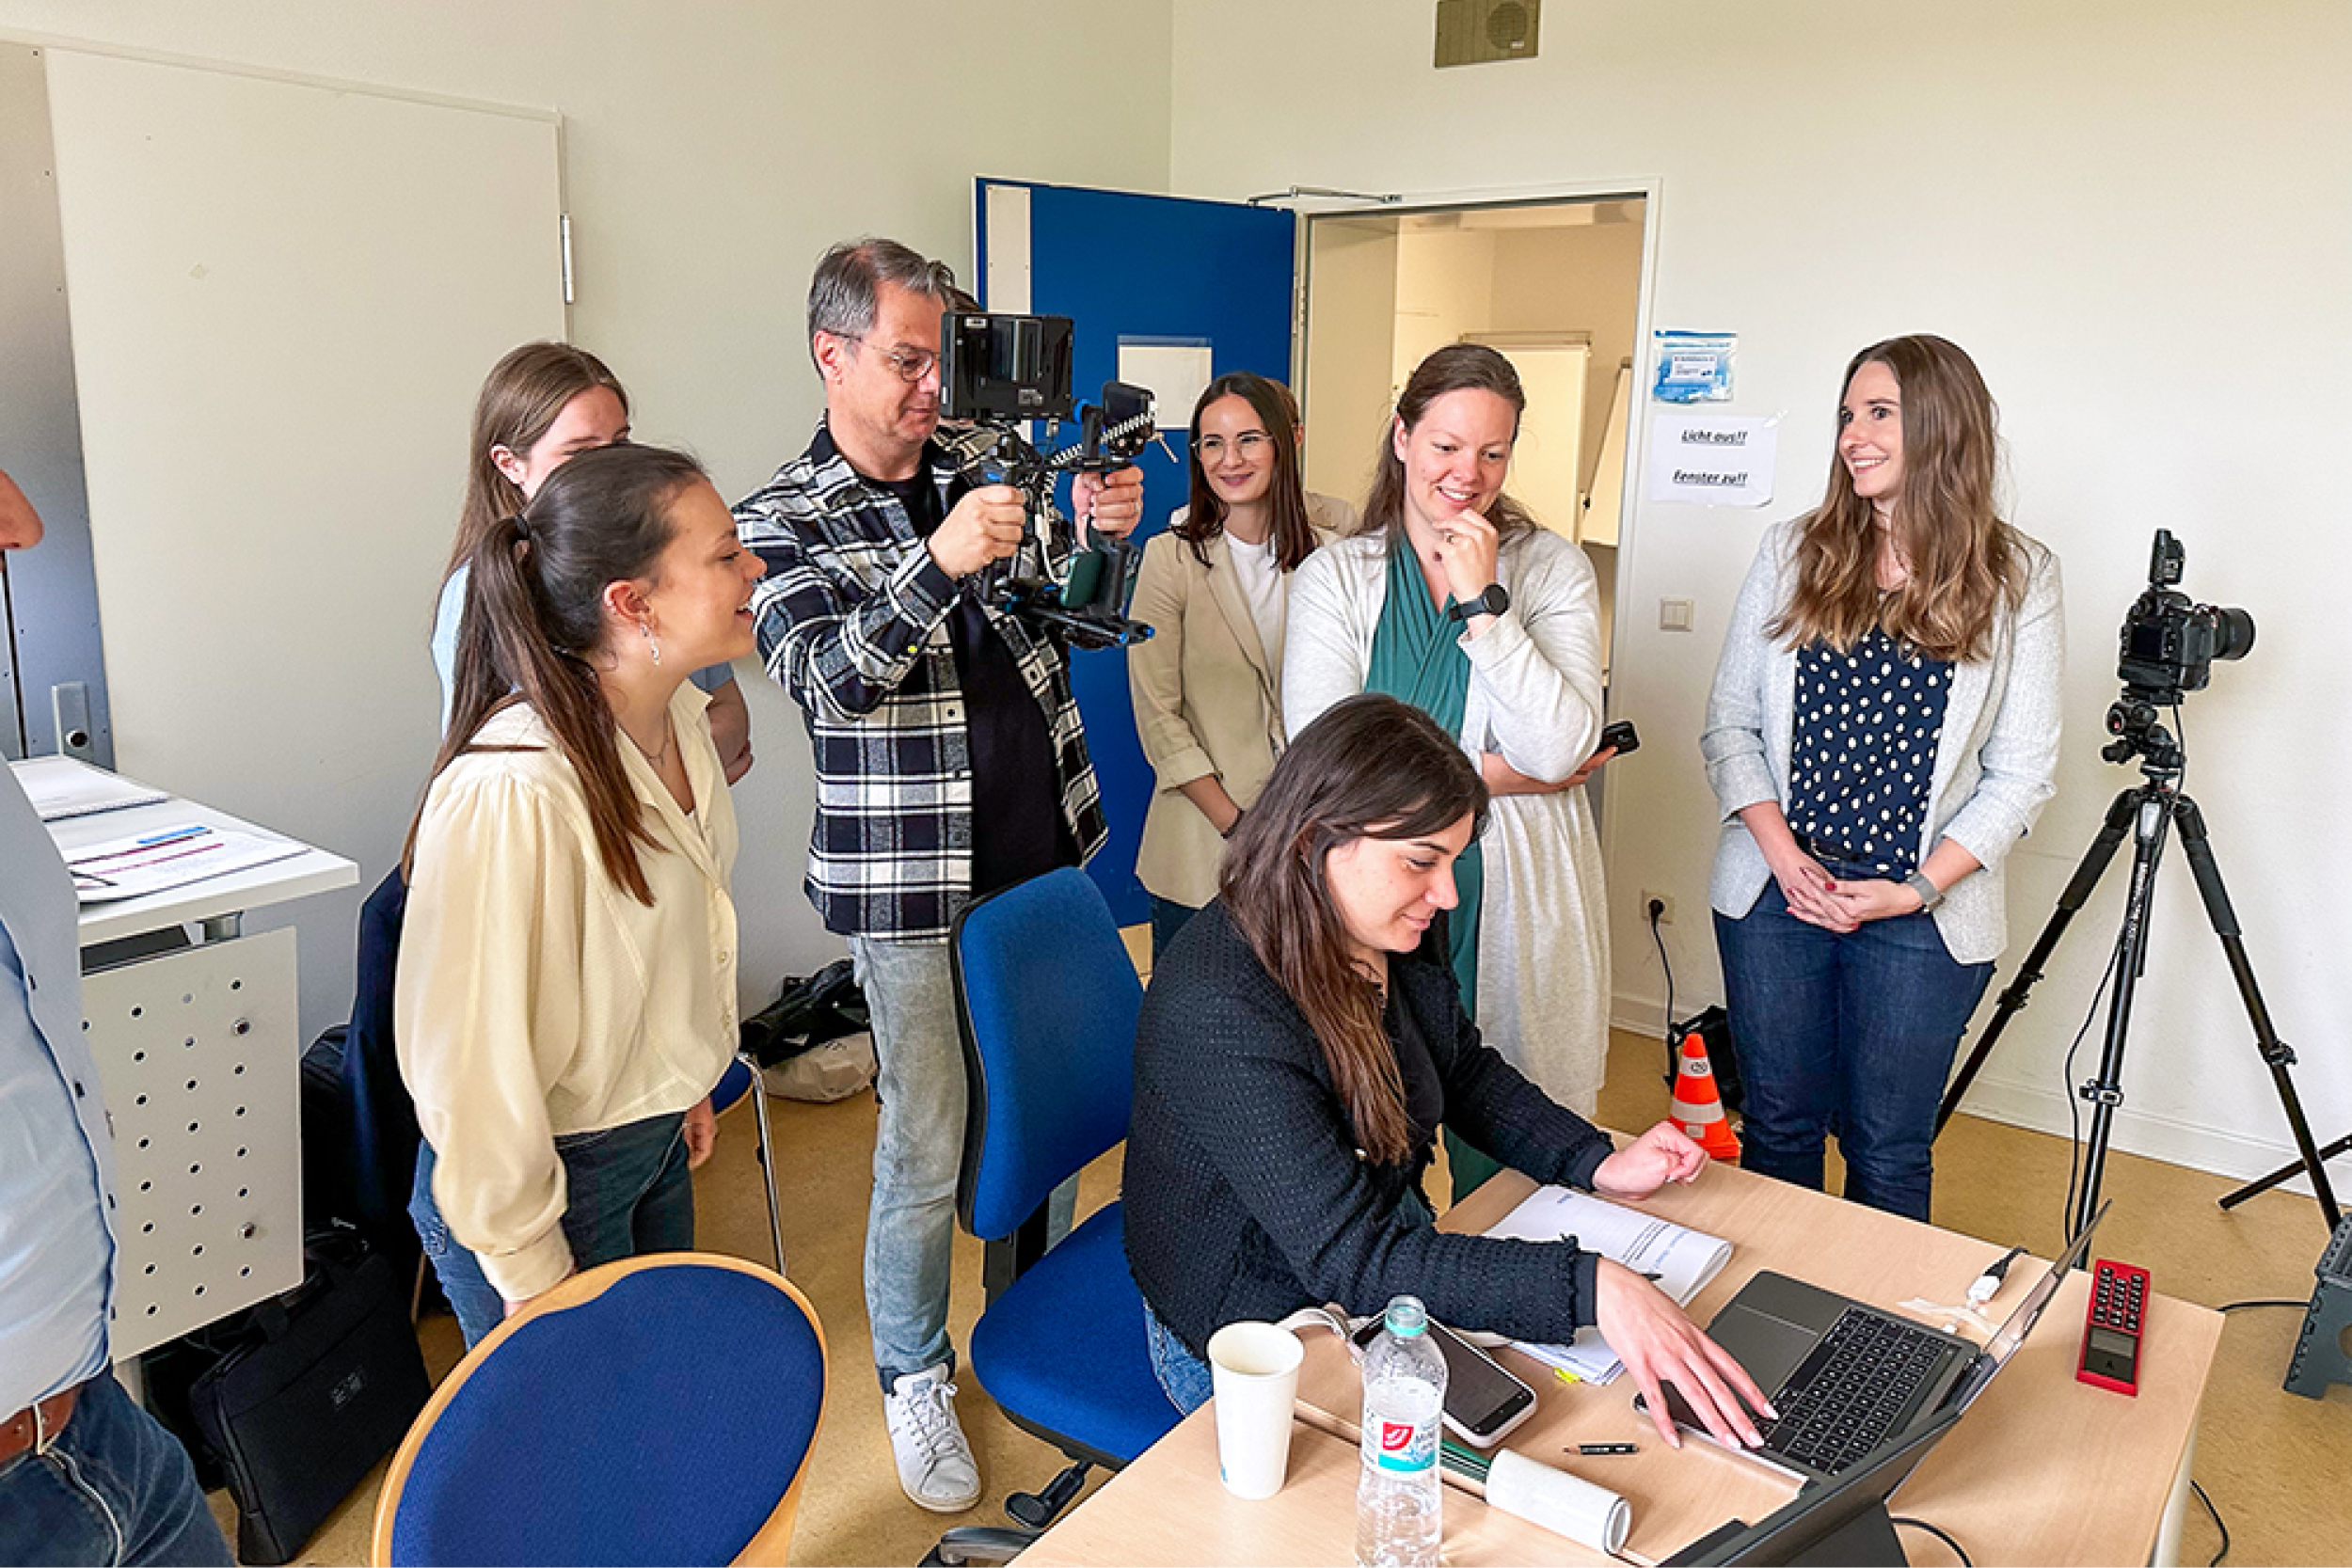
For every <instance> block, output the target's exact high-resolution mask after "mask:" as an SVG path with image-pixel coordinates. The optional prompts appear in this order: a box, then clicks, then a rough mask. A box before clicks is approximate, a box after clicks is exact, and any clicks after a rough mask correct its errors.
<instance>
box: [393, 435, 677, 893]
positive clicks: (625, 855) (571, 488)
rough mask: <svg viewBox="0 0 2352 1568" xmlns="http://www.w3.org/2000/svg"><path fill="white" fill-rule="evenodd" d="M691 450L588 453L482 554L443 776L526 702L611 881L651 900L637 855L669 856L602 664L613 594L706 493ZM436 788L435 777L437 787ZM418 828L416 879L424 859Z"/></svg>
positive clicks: (445, 741)
mask: <svg viewBox="0 0 2352 1568" xmlns="http://www.w3.org/2000/svg"><path fill="white" fill-rule="evenodd" d="M696 483H708V476H707V475H706V474H705V473H704V472H703V467H702V465H701V464H700V463H697V462H695V461H694V460H693V459H692V458H691V457H689V456H687V455H686V454H685V453H684V452H680V451H665V450H663V449H662V448H660V447H640V446H634V445H631V444H629V443H628V442H626V441H624V442H622V443H621V444H619V445H617V446H611V447H600V448H597V449H596V450H594V451H583V452H581V453H580V455H579V456H577V457H575V458H573V459H572V460H571V461H569V462H568V463H565V464H564V466H563V467H560V468H558V469H556V470H555V472H553V473H552V474H549V475H548V481H547V483H545V484H542V485H540V486H539V493H538V495H536V496H534V497H533V498H532V501H531V504H530V505H529V506H528V507H526V508H524V510H523V513H522V515H520V516H518V517H517V516H509V517H503V518H500V519H498V520H497V521H495V522H493V523H492V524H491V526H490V530H489V531H488V532H487V533H486V534H485V536H484V537H483V540H482V543H481V544H480V545H479V546H476V548H475V550H474V553H473V556H472V558H471V561H470V562H469V564H470V566H471V568H472V574H473V575H472V578H471V587H470V588H469V590H468V591H467V594H466V611H465V614H464V616H463V617H462V618H461V619H460V620H459V622H458V625H457V669H456V680H455V688H456V690H455V696H454V698H453V701H452V703H451V708H450V722H449V729H448V731H447V733H446V734H444V735H443V736H442V737H441V750H440V752H439V754H438V755H437V756H436V757H434V759H433V773H432V778H438V777H440V774H441V769H443V768H447V767H448V766H449V765H450V764H451V763H452V762H453V761H454V760H456V759H457V758H458V757H459V756H462V755H463V754H465V753H466V752H470V751H476V750H481V749H482V748H477V747H476V746H475V745H474V744H473V736H474V732H475V731H477V730H479V729H480V728H481V727H482V724H483V721H485V720H486V719H488V718H489V717H490V715H492V714H493V713H496V712H498V711H499V710H500V709H501V708H504V707H508V706H510V705H513V704H516V703H528V704H530V705H531V707H532V711H533V712H535V713H537V714H538V716H539V717H540V719H541V720H543V721H545V722H546V724H547V726H548V729H550V730H552V731H553V732H554V734H555V742H556V745H557V746H558V747H559V748H560V749H561V750H562V751H563V752H564V760H566V761H567V762H569V763H570V764H571V765H572V768H573V771H575V772H577V773H578V774H579V775H580V790H581V793H582V794H584V795H585V796H586V797H587V799H588V821H589V826H590V828H591V830H592V832H593V833H594V836H595V838H596V853H597V856H598V858H599V859H601V860H602V861H603V863H604V870H605V875H607V876H608V877H610V878H612V880H614V881H615V882H618V883H619V884H620V885H621V886H622V887H624V888H626V889H628V892H629V895H631V896H632V897H634V898H635V899H636V900H637V901H638V902H639V903H641V904H651V903H652V902H653V888H652V885H651V884H650V883H648V882H647V881H646V880H645V872H644V866H643V865H641V864H640V863H638V859H637V849H638V846H640V845H644V846H645V847H649V848H657V849H658V848H659V847H660V845H659V844H658V843H656V841H655V839H654V837H653V834H652V833H651V832H648V831H647V829H646V827H645V825H644V818H643V816H641V814H640V810H639V806H638V801H637V797H636V794H635V792H634V791H632V790H631V789H630V788H629V784H628V770H627V769H626V768H624V767H623V765H622V762H621V751H620V744H619V742H618V740H617V739H616V738H615V737H614V735H613V731H614V729H615V728H616V724H615V721H614V720H613V717H612V705H611V704H609V703H607V702H606V701H605V696H604V691H603V689H602V688H601V687H599V686H598V685H597V683H596V669H595V667H594V666H593V665H592V664H591V662H590V659H591V658H592V657H593V656H594V655H595V654H596V652H597V650H598V649H599V648H600V647H601V646H602V644H603V642H604V638H605V623H604V590H605V588H606V587H607V586H608V585H609V584H612V583H614V582H620V581H624V580H627V579H628V578H644V577H650V576H652V575H653V574H654V572H655V570H656V569H657V567H658V565H659V564H660V559H661V552H662V551H663V550H664V549H666V548H668V547H669V544H670V539H671V536H672V534H673V532H674V529H673V527H672V524H671V520H670V513H671V508H672V504H673V502H675V499H676V498H677V496H678V494H679V492H680V491H683V490H684V489H686V488H687V487H688V486H689V485H691V484H696ZM426 784H427V787H428V789H429V788H430V786H431V779H428V780H427V781H426ZM423 816H424V808H423V806H422V805H421V804H420V805H419V807H418V808H417V816H416V817H415V818H414V819H412V820H411V821H410V822H409V824H408V842H407V844H406V846H405V847H404V848H403V849H402V850H401V865H402V867H403V869H404V870H405V869H406V868H408V867H409V866H411V865H412V864H413V863H414V861H415V857H416V852H417V827H418V824H419V822H421V820H422V819H423Z"/></svg>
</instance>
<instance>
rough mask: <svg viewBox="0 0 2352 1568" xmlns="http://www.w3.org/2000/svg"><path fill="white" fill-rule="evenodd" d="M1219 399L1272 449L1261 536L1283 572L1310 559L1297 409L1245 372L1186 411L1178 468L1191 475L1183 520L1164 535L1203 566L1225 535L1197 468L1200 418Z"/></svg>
mask: <svg viewBox="0 0 2352 1568" xmlns="http://www.w3.org/2000/svg"><path fill="white" fill-rule="evenodd" d="M1220 398H1239V399H1241V400H1242V401H1243V402H1244V403H1246V404H1249V407H1250V411H1251V412H1253V413H1255V414H1256V415H1257V416H1258V422H1259V423H1260V424H1262V425H1263V426H1264V427H1265V434H1266V439H1267V440H1269V441H1272V442H1273V443H1274V472H1273V474H1272V476H1271V477H1270V478H1269V479H1268V480H1267V482H1266V493H1265V499H1266V511H1267V513H1268V515H1270V517H1271V518H1272V520H1273V525H1274V526H1273V527H1272V529H1271V530H1269V531H1268V532H1267V534H1266V539H1267V542H1268V543H1270V544H1271V545H1273V546H1274V564H1275V565H1276V566H1278V567H1279V568H1280V569H1281V570H1283V571H1285V572H1288V571H1292V570H1294V569H1295V568H1296V567H1297V565H1298V563H1299V562H1302V561H1304V560H1306V559H1307V557H1308V556H1310V555H1311V554H1313V553H1314V547H1315V531H1314V526H1313V525H1312V524H1311V523H1310V522H1308V520H1307V487H1306V483H1305V482H1304V481H1302V480H1301V479H1300V478H1299V472H1298V415H1297V412H1296V408H1297V405H1296V404H1295V403H1293V402H1292V401H1291V398H1290V395H1289V393H1288V392H1286V391H1285V390H1284V389H1283V388H1282V386H1281V384H1280V383H1279V382H1274V381H1268V380H1267V379H1266V378H1265V377H1264V376H1262V375H1252V374H1250V373H1249V372H1248V371H1235V372H1232V373H1230V374H1227V375H1220V376H1218V377H1217V378H1216V380H1215V381H1212V382H1210V383H1209V385H1208V386H1207V388H1204V389H1203V390H1202V391H1201V393H1200V402H1198V403H1196V404H1193V405H1192V440H1191V442H1190V443H1189V445H1187V446H1186V448H1185V451H1184V463H1185V466H1186V467H1187V468H1189V469H1190V471H1191V476H1192V479H1191V483H1192V493H1191V499H1190V500H1189V501H1188V502H1187V503H1186V509H1185V512H1184V521H1183V522H1181V523H1178V524H1176V525H1175V526H1174V527H1173V528H1171V529H1169V530H1168V532H1170V533H1172V534H1174V535H1175V536H1176V537H1177V538H1179V539H1182V540H1183V541H1184V543H1185V544H1187V545H1189V546H1192V558H1193V559H1194V560H1195V561H1198V562H1200V564H1201V565H1203V566H1206V565H1207V564H1208V563H1209V541H1210V540H1212V539H1214V538H1216V536H1217V535H1218V534H1219V533H1222V532H1223V531H1225V514H1226V512H1227V510H1228V508H1227V507H1226V505H1225V499H1224V498H1223V497H1221V496H1219V495H1218V494H1217V493H1216V486H1214V485H1212V484H1211V483H1209V476H1208V474H1207V472H1206V471H1205V470H1203V469H1202V468H1201V467H1200V418H1201V416H1202V415H1204V414H1206V413H1207V412H1208V411H1209V405H1210V404H1213V403H1216V401H1217V400H1218V399H1220Z"/></svg>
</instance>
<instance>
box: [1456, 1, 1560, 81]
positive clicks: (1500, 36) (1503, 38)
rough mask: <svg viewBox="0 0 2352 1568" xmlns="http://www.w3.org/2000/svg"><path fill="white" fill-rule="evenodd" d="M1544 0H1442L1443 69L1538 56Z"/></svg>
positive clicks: (1530, 58) (1528, 58) (1529, 58)
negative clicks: (1536, 39) (1537, 27)
mask: <svg viewBox="0 0 2352 1568" xmlns="http://www.w3.org/2000/svg"><path fill="white" fill-rule="evenodd" d="M1543 10H1544V0H1438V55H1437V62H1438V66H1439V67H1440V68H1443V67H1446V66H1450V65H1480V64H1483V63H1485V62H1486V61H1488V60H1532V59H1534V57H1535V34H1536V26H1537V24H1538V23H1540V22H1541V21H1542V19H1543Z"/></svg>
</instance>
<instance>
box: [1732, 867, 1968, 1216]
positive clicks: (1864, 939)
mask: <svg viewBox="0 0 2352 1568" xmlns="http://www.w3.org/2000/svg"><path fill="white" fill-rule="evenodd" d="M1824 869H1826V870H1827V871H1828V872H1829V874H1830V875H1831V877H1833V878H1835V879H1838V880H1840V881H1843V880H1847V879H1861V878H1865V877H1867V876H1870V875H1871V873H1870V872H1868V871H1867V870H1864V869H1861V868H1859V867H1852V866H1846V865H1842V864H1835V863H1833V864H1829V865H1827V866H1825V867H1824ZM1715 942H1716V946H1717V949H1718V951H1719V952H1721V954H1722V955H1723V961H1724V992H1725V998H1726V1001H1727V1003H1728V1005H1729V1010H1730V1013H1731V1034H1732V1040H1733V1043H1734V1045H1735V1046H1736V1048H1737V1049H1738V1051H1739V1055H1740V1081H1741V1083H1742V1085H1744V1092H1745V1095H1746V1102H1745V1105H1744V1108H1743V1111H1744V1116H1745V1118H1746V1120H1745V1125H1743V1126H1742V1127H1741V1129H1740V1142H1741V1144H1742V1145H1743V1148H1742V1151H1741V1155H1740V1164H1741V1166H1742V1167H1743V1168H1745V1169H1748V1170H1752V1171H1758V1172H1761V1173H1762V1174H1763V1175H1766V1176H1772V1177H1778V1178H1779V1179H1780V1180H1783V1181H1788V1182H1793V1183H1795V1184H1796V1185H1798V1186H1801V1187H1811V1188H1813V1189H1814V1190H1816V1191H1819V1190H1820V1187H1821V1184H1822V1155H1823V1146H1824V1144H1825V1142H1826V1140H1827V1139H1828V1137H1829V1136H1830V1135H1831V1134H1832V1133H1835V1134H1836V1138H1837V1152H1838V1154H1839V1155H1840V1156H1841V1157H1842V1158H1843V1159H1844V1161H1845V1163H1846V1195H1845V1196H1847V1197H1849V1198H1851V1200H1853V1201H1854V1202H1856V1203H1864V1204H1867V1205H1869V1206H1870V1207H1871V1208H1873V1209H1883V1210H1886V1211H1887V1212H1890V1213H1897V1214H1902V1215H1905V1216H1907V1217H1908V1218H1911V1219H1915V1220H1925V1219H1926V1218H1927V1217H1928V1204H1929V1197H1930V1192H1931V1185H1932V1182H1933V1177H1934V1168H1935V1167H1934V1159H1933V1154H1932V1145H1933V1143H1934V1139H1935V1113H1936V1108H1937V1106H1938V1104H1939V1103H1940V1102H1941V1101H1942V1099H1943V1096H1944V1085H1945V1081H1946V1080H1947V1078H1948V1077H1949V1076H1950V1074H1951V1069H1952V1058H1953V1057H1954V1055H1955V1054H1956V1053H1958V1051H1959V1049H1960V1037H1961V1033H1962V1031H1963V1030H1964V1029H1965V1028H1966V1027H1967V1025H1968V1020H1969V1018H1970V1017H1971V1016H1972V1015H1973V1014H1974V1013H1975V1012H1976V1010H1977V1004H1978V1003H1979V1001H1980V1000H1981V999H1982V998H1983V996H1984V988H1985V985H1986V983H1987V982H1989V981H1990V980H1991V979H1992V978H1993V966H1992V965H1991V964H1989V963H1980V964H1963V963H1960V962H1957V961H1955V960H1954V959H1953V958H1952V956H1951V954H1950V952H1949V951H1948V950H1947V948H1946V947H1945V945H1944V939H1943V937H1942V936H1940V935H1939V934H1937V931H1936V928H1935V918H1934V916H1932V915H1931V914H1928V913H1926V912H1924V911H1922V912H1918V913H1914V914H1905V915H1896V916H1892V917H1890V918H1888V919H1885V920H1867V921H1864V922H1863V923H1862V924H1861V925H1860V926H1859V927H1855V928H1854V929H1853V930H1851V931H1847V932H1842V933H1841V932H1837V931H1830V930H1825V929H1823V928H1822V927H1819V926H1812V925H1808V924H1806V923H1805V922H1804V921H1802V920H1799V919H1798V918H1797V917H1796V916H1795V915H1793V914H1791V913H1789V912H1788V899H1787V897H1786V896H1785V895H1783V894H1782V893H1781V891H1780V884H1779V883H1778V882H1776V881H1767V882H1766V883H1765V884H1764V891H1763V892H1762V893H1760V894H1759V895H1757V896H1756V905H1755V907H1754V908H1753V909H1751V910H1749V911H1748V912H1747V913H1746V914H1744V915H1742V916H1740V918H1739V919H1737V920H1734V919H1731V918H1729V917H1727V916H1725V915H1724V914H1722V913H1720V912H1719V913H1718V914H1717V915H1716V916H1715Z"/></svg>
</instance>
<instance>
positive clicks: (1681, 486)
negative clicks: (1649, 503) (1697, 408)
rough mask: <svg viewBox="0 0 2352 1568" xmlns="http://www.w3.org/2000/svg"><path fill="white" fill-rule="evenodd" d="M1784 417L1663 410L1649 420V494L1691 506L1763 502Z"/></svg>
mask: <svg viewBox="0 0 2352 1568" xmlns="http://www.w3.org/2000/svg"><path fill="white" fill-rule="evenodd" d="M1779 446H1780V420H1779V417H1778V416H1777V415H1775V416H1773V417H1772V418H1770V419H1756V418H1753V417H1746V418H1743V417H1739V416H1735V415H1729V414H1661V415H1659V416H1658V417H1657V418H1656V419H1654V420H1651V421H1650V436H1649V458H1648V464H1647V467H1648V470H1649V483H1648V484H1647V486H1646V487H1645V490H1646V496H1647V499H1650V500H1654V501H1680V502H1683V503H1684V504H1686V505H1692V506H1762V505H1764V504H1765V503H1766V502H1768V501H1770V500H1771V499H1772V464H1773V460H1774V458H1775V456H1776V455H1777V452H1778V450H1779Z"/></svg>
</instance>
